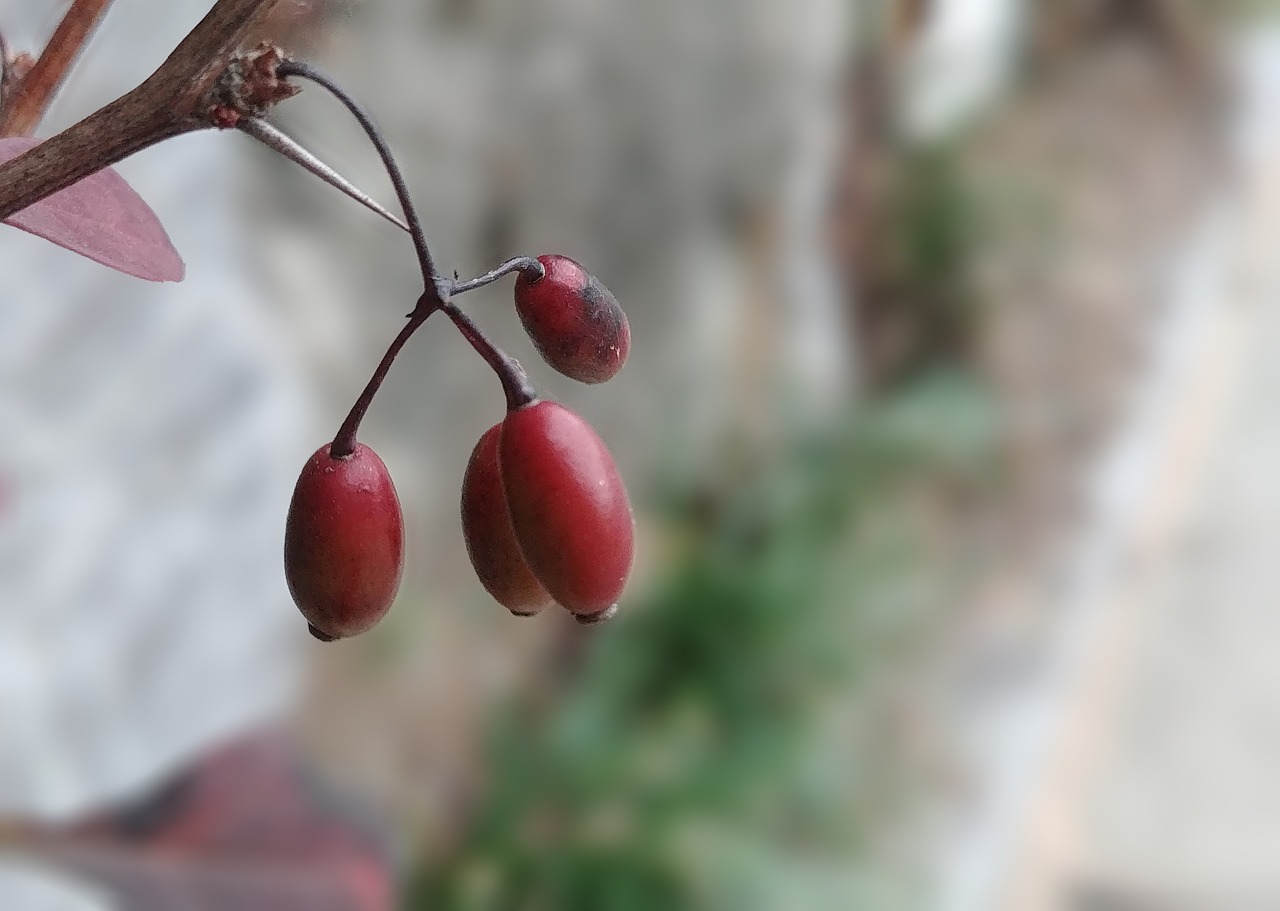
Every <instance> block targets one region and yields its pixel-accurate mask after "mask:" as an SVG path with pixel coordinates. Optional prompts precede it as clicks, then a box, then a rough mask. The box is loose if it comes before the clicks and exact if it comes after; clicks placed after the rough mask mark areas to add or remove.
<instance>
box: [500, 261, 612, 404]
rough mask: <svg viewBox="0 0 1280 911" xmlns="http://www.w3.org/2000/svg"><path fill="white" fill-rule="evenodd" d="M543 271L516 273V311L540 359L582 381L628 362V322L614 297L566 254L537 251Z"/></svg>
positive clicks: (601, 377)
mask: <svg viewBox="0 0 1280 911" xmlns="http://www.w3.org/2000/svg"><path fill="white" fill-rule="evenodd" d="M538 262H540V263H542V266H543V268H544V269H545V270H546V274H545V275H544V276H543V277H542V278H539V279H536V280H534V279H530V278H529V276H528V275H526V274H525V273H523V272H522V273H520V275H519V276H518V277H517V278H516V291H515V300H516V312H517V313H518V314H519V315H520V322H521V323H523V324H524V328H525V331H526V332H527V333H529V338H530V339H532V340H533V346H534V347H535V348H537V349H538V353H539V354H541V355H542V358H543V360H545V361H546V362H547V363H548V364H550V365H551V366H552V367H554V368H555V369H556V370H557V371H559V372H560V373H563V374H564V375H565V376H567V377H569V378H571V379H575V380H578V381H579V382H582V383H603V382H605V381H606V380H609V379H612V378H613V377H614V376H615V375H616V374H617V372H618V371H619V370H621V369H622V365H623V364H625V363H626V362H627V354H628V352H629V351H630V350H631V326H630V324H629V323H628V322H627V315H626V314H625V313H623V312H622V307H621V306H619V304H618V301H617V298H615V297H614V296H613V294H612V293H610V291H609V289H608V288H606V287H605V286H604V285H602V284H601V283H600V281H599V279H597V278H596V277H595V276H594V275H592V274H591V273H590V272H588V271H587V270H585V269H583V268H582V266H580V265H578V264H577V263H576V262H574V261H573V260H571V259H569V258H568V257H567V256H539V257H538Z"/></svg>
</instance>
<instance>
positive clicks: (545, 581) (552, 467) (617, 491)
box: [498, 401, 635, 616]
mask: <svg viewBox="0 0 1280 911" xmlns="http://www.w3.org/2000/svg"><path fill="white" fill-rule="evenodd" d="M498 453H499V465H500V468H501V475H502V487H503V491H504V492H505V493H506V496H507V505H508V508H509V510H510V513H511V527H512V529H513V531H514V532H515V536H516V541H517V542H518V544H519V546H520V553H521V554H522V555H523V556H524V558H525V562H526V563H528V565H529V568H530V569H531V570H533V574H534V575H535V576H536V577H537V579H538V581H539V582H541V583H542V586H543V588H545V589H546V590H547V592H548V593H549V594H550V595H551V597H552V598H554V599H555V600H556V602H557V603H559V604H561V605H563V606H564V607H566V608H568V609H569V610H570V611H572V612H573V613H575V614H577V615H579V616H589V615H594V614H599V613H602V612H604V611H607V610H609V609H610V608H611V607H613V606H614V605H615V604H616V603H617V601H618V598H619V597H620V596H621V595H622V590H623V588H624V587H625V585H626V582H627V576H628V575H629V574H630V572H631V563H632V559H633V557H634V554H635V523H634V520H633V518H632V514H631V503H630V501H629V500H628V498H627V491H626V488H625V486H624V485H623V483H622V478H621V476H619V474H618V469H617V466H616V465H615V464H614V461H613V457H612V456H611V455H610V454H609V451H608V449H607V448H606V447H605V445H604V442H603V441H602V440H601V439H600V437H599V436H598V435H597V434H596V432H595V431H594V430H593V429H592V428H591V425H590V424H588V423H587V422H586V421H585V420H583V419H582V418H581V417H579V416H578V415H576V414H574V413H573V412H572V411H570V410H569V409H568V408H565V407H564V406H562V405H558V404H556V403H555V402H546V401H536V402H533V403H532V404H529V405H526V406H524V407H523V408H518V409H516V410H515V411H512V412H511V413H509V414H508V415H507V417H506V420H505V421H503V425H502V435H501V439H500V441H499V446H498Z"/></svg>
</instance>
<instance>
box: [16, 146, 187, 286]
mask: <svg viewBox="0 0 1280 911" xmlns="http://www.w3.org/2000/svg"><path fill="white" fill-rule="evenodd" d="M40 142H41V140H39V139H31V138H29V137H26V136H11V137H0V164H3V163H4V162H6V161H8V160H9V159H11V158H17V157H18V156H19V155H21V154H22V153H23V152H25V151H27V150H28V149H31V148H34V147H35V146H37V145H39V144H40ZM4 222H5V224H9V225H13V226H14V227H15V228H21V229H22V230H23V231H28V232H30V233H31V234H35V235H37V236H39V237H43V238H44V239H45V240H49V241H53V243H55V244H57V245H58V246H60V247H65V248H66V249H68V250H71V251H72V252H75V253H79V254H80V255H81V256H87V257H88V258H89V259H91V260H93V261H94V262H98V263H102V265H104V266H109V267H110V268H112V269H115V270H117V271H119V272H123V273H125V274H126V275H133V276H136V277H138V278H142V279H146V280H147V281H150V282H178V281H182V276H183V275H184V274H185V273H186V266H185V265H183V262H182V257H181V256H179V255H178V251H177V250H175V249H174V247H173V242H172V241H170V240H169V235H168V234H167V233H166V232H165V230H164V225H162V224H160V219H159V218H158V217H156V213H155V212H153V211H151V207H150V206H148V205H147V204H146V202H145V201H144V200H143V198H142V197H141V196H139V195H138V194H137V193H136V192H134V189H133V187H131V186H129V184H128V183H127V182H126V181H125V179H124V178H123V177H121V176H120V175H119V174H118V173H117V172H115V171H114V170H112V169H111V168H106V169H104V170H101V171H98V172H97V173H96V174H91V175H89V176H88V177H86V178H84V179H83V180H81V181H78V182H77V183H75V184H73V185H71V186H69V187H67V188H66V189H65V190H59V191H58V192H57V193H54V194H53V195H52V196H49V197H46V198H45V199H43V200H41V201H40V202H38V203H36V204H34V205H32V206H28V207H27V208H25V209H23V210H22V211H21V212H18V213H17V214H15V215H12V216H10V217H9V218H6V219H5V220H4Z"/></svg>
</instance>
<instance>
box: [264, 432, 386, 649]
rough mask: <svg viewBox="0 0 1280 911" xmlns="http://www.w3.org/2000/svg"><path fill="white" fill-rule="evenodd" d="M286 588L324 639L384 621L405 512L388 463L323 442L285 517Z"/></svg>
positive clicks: (361, 449)
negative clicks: (333, 449)
mask: <svg viewBox="0 0 1280 911" xmlns="http://www.w3.org/2000/svg"><path fill="white" fill-rule="evenodd" d="M284 571H285V579H286V581H287V582H288V583H289V592H290V594H292V595H293V600H294V602H296V603H297V605H298V609H299V610H300V611H302V615H303V616H304V617H306V618H307V622H308V623H309V624H310V629H311V634H312V635H313V636H315V637H316V638H317V639H321V640H323V641H327V640H331V639H342V638H344V637H347V636H354V635H356V634H357V633H363V632H364V631H365V630H367V629H369V628H370V627H372V626H373V625H374V624H375V623H377V622H378V621H379V620H381V619H382V617H383V615H384V614H386V612H387V610H388V609H389V608H390V607H391V602H392V601H394V600H395V596H396V591H397V590H398V589H399V587H400V576H401V573H402V572H403V571H404V516H403V514H402V513H401V510H400V498H399V497H398V496H397V495H396V488H395V485H394V484H392V483H391V475H390V474H389V473H388V472H387V466H386V465H384V464H383V463H382V459H380V458H378V455H377V453H375V452H374V451H373V450H372V449H370V448H369V447H367V446H365V445H363V444H361V443H357V444H356V445H355V449H354V450H353V451H352V453H351V454H350V455H349V456H346V457H343V458H337V459H333V458H330V457H329V444H325V445H324V446H321V447H320V448H319V449H318V450H316V452H315V454H314V455H313V456H312V457H311V459H310V460H309V461H308V462H307V464H306V465H305V466H304V467H303V469H302V474H301V475H300V476H299V477H298V483H297V486H295V487H294V490H293V501H292V502H291V503H290V504H289V516H288V519H287V520H286V522H285V535H284Z"/></svg>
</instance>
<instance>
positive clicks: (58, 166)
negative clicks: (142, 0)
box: [0, 0, 280, 219]
mask: <svg viewBox="0 0 1280 911" xmlns="http://www.w3.org/2000/svg"><path fill="white" fill-rule="evenodd" d="M279 2H280V0H218V2H217V3H216V4H214V7H213V9H211V10H210V11H209V13H208V15H206V16H205V17H204V19H202V20H201V21H200V23H199V24H198V25H197V26H196V27H195V28H194V29H192V30H191V33H190V34H188V35H187V37H186V38H184V39H183V41H182V43H181V44H179V45H178V47H177V48H176V49H175V50H174V51H173V53H171V54H170V55H169V57H168V59H166V60H165V62H164V63H163V64H161V65H160V68H159V69H158V70H156V71H155V72H154V73H153V74H152V75H151V76H150V77H148V79H147V80H146V81H145V82H143V83H142V85H140V86H138V87H137V88H136V89H134V90H133V91H131V92H129V93H128V94H126V95H124V96H123V97H121V98H118V99H116V100H115V101H113V102H111V104H109V105H107V106H106V107H104V108H102V109H101V110H98V111H95V112H94V113H92V114H90V115H89V116H88V117H86V118H85V119H84V120H82V121H80V122H79V123H77V124H75V125H74V126H72V127H69V128H67V129H66V130H63V131H62V132H61V133H59V134H57V135H56V136H53V137H51V138H49V139H47V140H45V141H44V142H42V143H41V144H40V145H38V146H36V147H35V148H34V149H32V150H31V151H29V152H25V153H23V154H22V155H19V156H18V157H17V158H14V159H12V160H10V161H8V162H5V163H4V164H3V165H0V219H5V218H8V217H9V216H10V215H13V214H14V213H15V212H20V211H21V210H23V209H25V208H26V207H27V206H29V205H31V204H32V203H35V202H39V201H40V200H42V199H44V198H45V197H47V196H51V195H52V194H54V193H56V192H58V191H59V190H62V189H65V188H66V187H69V186H71V184H73V183H75V182H76V181H78V180H81V179H83V178H85V177H88V176H89V175H90V174H93V173H95V172H97V171H100V170H102V169H103V168H106V167H110V166H111V165H113V164H115V163H116V162H118V161H121V160H123V159H125V158H127V157H128V156H130V155H132V154H133V153H134V152H138V151H140V150H142V149H145V148H147V147H148V146H152V145H155V144H156V143H158V142H162V141H164V140H165V139H169V138H171V137H173V136H177V135H179V134H181V133H187V132H192V131H194V130H199V129H205V128H209V127H211V126H213V125H214V123H213V122H212V121H211V119H210V117H211V112H210V111H209V110H208V107H209V101H208V99H209V94H210V92H211V90H212V89H213V87H214V85H215V83H216V82H217V81H218V78H219V76H221V75H222V73H223V72H224V71H225V70H226V69H227V68H228V66H229V65H230V64H231V62H232V58H233V57H234V56H235V54H236V52H237V51H238V50H240V46H241V43H242V41H244V39H245V37H246V35H248V34H249V32H250V30H251V29H253V28H254V26H255V25H256V24H257V23H258V22H259V21H260V20H261V19H262V17H264V16H266V15H267V14H268V13H270V12H271V10H272V8H273V7H275V6H276V4H277V3H279Z"/></svg>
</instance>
